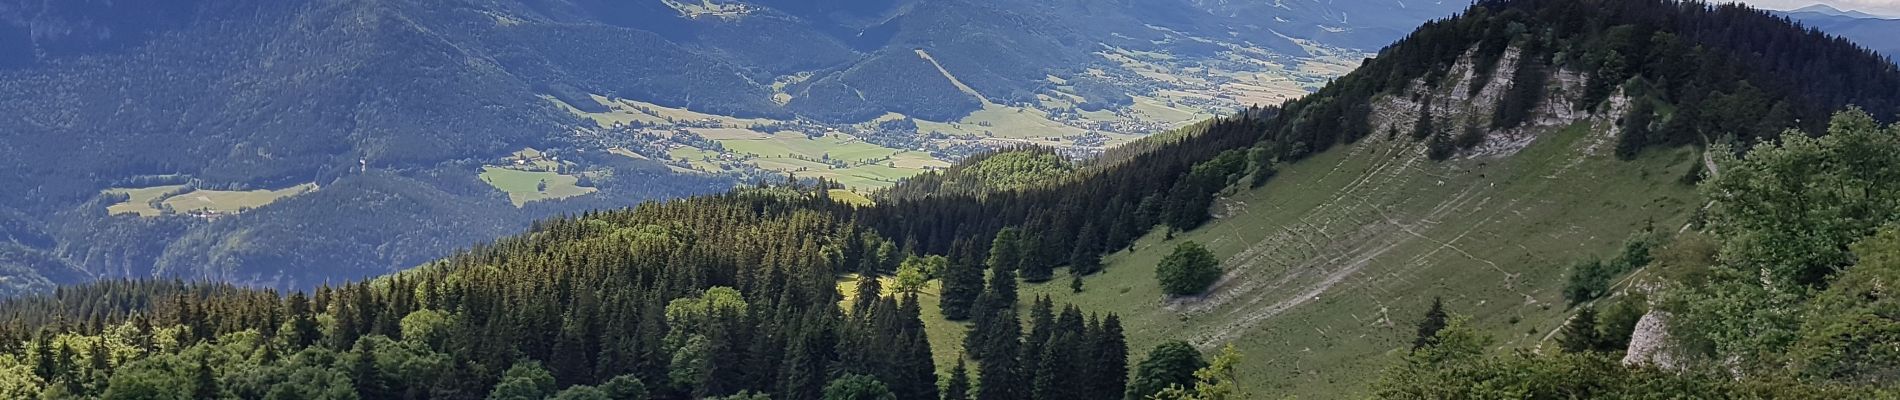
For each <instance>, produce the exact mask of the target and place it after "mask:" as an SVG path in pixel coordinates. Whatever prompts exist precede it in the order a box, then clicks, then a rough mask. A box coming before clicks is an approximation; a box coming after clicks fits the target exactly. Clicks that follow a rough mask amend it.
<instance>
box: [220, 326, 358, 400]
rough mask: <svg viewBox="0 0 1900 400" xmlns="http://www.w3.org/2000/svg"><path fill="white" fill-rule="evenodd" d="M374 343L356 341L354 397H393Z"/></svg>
mask: <svg viewBox="0 0 1900 400" xmlns="http://www.w3.org/2000/svg"><path fill="white" fill-rule="evenodd" d="M372 339H373V338H372ZM376 342H377V341H376V340H362V341H358V342H357V345H356V357H355V360H354V361H352V362H351V363H350V370H349V373H350V382H351V383H354V384H355V385H356V395H357V397H358V398H362V399H387V398H393V397H395V396H394V394H395V393H393V392H391V391H390V390H389V384H388V382H386V381H384V380H383V373H382V371H379V370H377V369H376ZM200 398H204V397H200Z"/></svg>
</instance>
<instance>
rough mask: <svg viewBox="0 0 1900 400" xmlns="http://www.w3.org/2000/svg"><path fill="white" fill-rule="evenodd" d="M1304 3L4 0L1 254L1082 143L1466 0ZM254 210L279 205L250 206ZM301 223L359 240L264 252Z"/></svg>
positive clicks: (669, 189)
mask: <svg viewBox="0 0 1900 400" xmlns="http://www.w3.org/2000/svg"><path fill="white" fill-rule="evenodd" d="M1296 4H1300V5H1301V8H1300V9H1299V10H1282V11H1284V12H1280V13H1279V14H1281V15H1283V16H1285V17H1287V18H1289V19H1286V20H1285V21H1282V22H1276V23H1273V24H1264V25H1263V24H1258V23H1257V22H1258V21H1254V20H1256V19H1258V18H1259V17H1257V16H1255V15H1258V12H1255V13H1251V14H1250V13H1239V14H1235V13H1228V12H1221V13H1216V11H1219V10H1217V8H1215V7H1213V6H1209V7H1207V8H1203V7H1199V6H1196V5H1191V4H1189V3H1188V2H1181V1H1172V0H1171V1H1166V2H1145V1H1144V2H1097V1H1079V2H1078V1H1063V2H1016V1H990V0H928V1H912V0H904V1H864V2H849V3H835V2H814V1H805V0H796V1H777V0H773V1H751V2H746V1H725V0H721V1H638V2H615V1H592V0H579V1H569V0H501V1H470V2H452V3H439V2H419V1H409V0H386V1H333V0H299V1H288V2H274V3H270V4H256V3H251V2H241V1H227V0H187V1H168V2H163V3H153V4H145V3H137V4H134V3H127V2H100V1H73V2H40V1H26V0H14V1H0V59H4V61H0V113H3V114H5V115H8V116H9V118H6V119H0V132H3V133H0V140H4V142H5V143H7V144H8V146H5V148H0V160H4V161H0V167H4V169H5V170H7V171H9V173H7V174H4V175H3V176H0V184H5V185H8V186H13V187H21V188H25V189H22V190H15V191H8V192H6V193H0V238H9V239H11V240H6V241H7V242H9V243H7V244H5V245H4V246H7V247H8V248H10V249H13V251H16V252H19V253H31V254H32V256H31V257H30V258H31V259H33V260H39V261H45V262H38V261H36V262H17V263H16V262H5V263H4V264H6V265H5V266H4V267H0V268H3V269H0V270H3V271H5V272H4V273H6V274H7V276H10V277H14V278H15V279H11V280H10V281H9V282H8V283H7V284H6V285H5V286H7V287H8V288H7V289H3V290H0V292H4V293H0V295H5V294H8V293H15V292H33V291H41V290H45V289H46V288H49V287H50V286H51V285H52V284H53V283H55V282H58V283H70V282H77V281H82V280H85V279H90V278H92V277H152V276H178V277H216V278H219V279H223V280H228V281H233V282H241V283H244V284H252V285H266V286H273V287H279V288H308V287H310V286H311V285H313V284H315V283H316V282H322V281H326V280H333V279H350V278H362V277H366V276H371V275H374V274H376V273H381V272H387V271H391V270H395V269H398V268H404V267H408V266H412V265H415V264H417V263H421V262H423V261H426V260H428V259H431V258H435V257H439V256H441V255H444V254H447V253H448V252H450V251H451V250H452V249H455V248H459V247H463V246H467V245H470V244H473V243H478V242H481V241H484V240H488V239H492V238H495V237H498V236H499V235H501V234H502V233H504V232H511V231H516V230H519V229H522V228H524V227H526V226H527V224H528V222H529V221H532V220H534V219H540V218H547V217H551V216H554V215H556V214H558V213H559V212H563V211H575V210H584V209H597V208H611V207H624V206H629V205H632V204H637V203H638V202H640V201H643V200H647V199H658V198H668V197H677V196H684V195H693V194H705V193H712V192H717V191H719V190H724V189H725V188H727V187H730V186H731V185H732V184H734V182H746V183H750V182H753V181H755V180H757V179H760V178H772V179H776V178H778V177H781V176H783V175H784V174H785V173H788V172H789V173H796V172H810V173H806V174H804V175H805V176H811V175H813V174H814V173H819V174H828V175H827V177H829V178H832V179H834V180H839V178H850V179H848V180H844V181H845V182H846V183H847V184H849V185H851V186H853V187H854V188H857V189H861V190H868V189H869V188H868V187H865V186H866V185H876V186H881V185H888V184H889V183H891V182H894V181H895V180H896V179H897V178H901V177H904V176H908V175H909V174H914V173H916V172H921V171H924V170H928V169H930V168H934V167H936V166H937V165H939V164H944V163H945V160H952V159H955V158H956V157H961V156H963V155H967V154H971V153H972V152H975V151H979V150H980V149H985V148H998V147H1007V146H1009V145H1011V144H1012V143H1016V142H1038V141H1039V142H1043V143H1046V144H1058V145H1061V146H1065V147H1073V148H1076V149H1081V151H1087V150H1088V149H1094V148H1099V147H1101V146H1104V145H1106V144H1108V143H1111V141H1119V140H1127V139H1131V138H1134V137H1138V136H1139V135H1141V134H1145V133H1147V132H1151V131H1154V130H1160V129H1165V128H1166V127H1170V126H1174V125H1175V124H1179V123H1184V122H1187V121H1192V120H1196V119H1201V118H1205V116H1206V115H1211V113H1224V112H1227V111H1226V110H1231V109H1234V108H1238V107H1243V106H1244V105H1245V104H1248V103H1253V102H1262V101H1277V99H1279V98H1285V97H1290V96H1295V95H1299V94H1303V93H1305V92H1306V91H1307V90H1309V89H1310V88H1314V87H1317V86H1318V85H1319V84H1321V82H1323V81H1324V78H1327V77H1331V76H1334V75H1337V74H1338V73H1343V71H1344V70H1345V68H1346V67H1347V66H1349V65H1351V63H1354V62H1356V61H1357V59H1358V55H1359V54H1362V53H1361V52H1363V51H1364V50H1369V49H1371V48H1374V47H1377V46H1379V45H1382V44H1384V43H1385V42H1388V41H1390V40H1392V39H1393V38H1396V37H1397V36H1398V33H1397V32H1396V31H1392V30H1391V29H1393V28H1395V27H1392V26H1377V25H1380V24H1385V25H1395V26H1397V27H1409V26H1411V25H1413V24H1415V23H1417V22H1418V21H1422V20H1424V19H1426V18H1430V17H1433V16H1439V15H1443V14H1448V13H1450V12H1452V11H1453V10H1454V7H1451V6H1435V7H1414V8H1412V9H1408V10H1407V12H1404V13H1396V14H1389V15H1388V16H1387V17H1388V18H1385V19H1378V20H1376V22H1373V23H1364V22H1353V21H1338V20H1336V18H1333V17H1324V16H1327V15H1335V16H1336V15H1338V14H1340V13H1341V12H1340V11H1337V10H1335V9H1334V7H1333V6H1330V5H1327V4H1323V3H1321V2H1296ZM1355 12H1356V11H1355ZM1328 18H1333V19H1328ZM1243 22H1244V24H1243ZM1321 23H1324V24H1326V25H1325V26H1326V29H1321V28H1319V25H1320V24H1321ZM1400 29H1402V28H1400ZM1322 36H1325V37H1322ZM1295 38H1298V39H1295ZM1330 41H1338V42H1339V43H1338V44H1334V43H1328V42H1330ZM1229 82H1244V83H1247V84H1244V85H1226V84H1224V83H1229ZM1224 87H1231V88H1251V89H1246V90H1229V89H1226V88H1224ZM1261 99H1269V100H1261ZM978 114H981V115H978ZM918 121H922V122H923V126H921V127H920V126H919V124H918ZM682 133H684V134H682ZM820 139H825V140H824V141H821V140H820ZM761 143H763V144H761ZM728 145H730V146H731V148H730V149H728V148H727V146H728ZM748 145H749V146H748ZM775 146H776V147H775ZM524 149H525V150H526V151H524ZM847 154H850V155H848V156H847ZM536 156H544V158H545V159H543V160H529V159H528V158H533V157H536ZM522 161H533V162H527V163H518V162H522ZM397 187H401V188H400V189H398V188H397ZM379 188H380V189H379ZM312 189H314V190H312ZM504 193H505V196H506V197H507V200H506V201H507V202H512V203H514V204H515V205H516V208H518V210H510V209H508V207H506V206H505V205H503V204H506V203H505V202H504V201H502V200H499V199H498V198H499V197H502V196H501V195H503V194H504ZM122 195H123V196H122ZM305 196H321V197H324V198H323V199H303V200H302V201H289V200H296V199H297V198H299V197H305ZM286 199H288V200H286ZM279 200H285V201H279ZM384 200H387V201H389V202H390V204H393V205H395V206H392V207H375V206H374V205H376V204H379V202H380V201H384ZM317 204H324V205H326V207H330V208H339V207H340V208H342V209H344V210H347V211H336V210H329V209H312V208H311V207H313V206H315V205H317ZM102 208H103V209H105V210H104V211H103V212H102V211H101V209H102ZM252 211H256V212H258V213H271V214H272V217H271V218H263V217H245V216H241V215H239V216H238V217H233V218H225V217H227V216H232V215H238V214H245V213H248V212H252ZM318 215H322V216H325V217H327V218H329V219H324V220H317V219H301V218H312V217H315V216H318ZM375 221H401V223H397V224H388V225H379V224H376V223H373V222H375ZM403 226H443V227H446V226H456V227H458V228H456V229H455V230H456V231H455V232H451V231H449V230H436V231H434V232H430V233H428V234H419V233H417V230H416V229H402V228H401V227H403ZM290 230H296V231H298V232H297V233H296V234H295V235H290V234H285V233H286V232H287V231H290ZM373 242H391V243H401V244H400V245H394V246H380V244H379V243H373ZM289 252H295V253H301V254H302V255H301V256H299V257H289V258H288V259H294V260H298V261H303V262H317V263H326V264H327V263H335V264H338V265H337V266H336V267H334V268H333V269H306V270H279V269H277V267H276V263H277V262H278V261H281V260H284V259H281V258H275V257H271V256H266V255H265V254H268V253H289ZM310 254H320V255H321V256H310ZM54 265H56V266H54Z"/></svg>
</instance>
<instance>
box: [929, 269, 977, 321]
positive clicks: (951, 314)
mask: <svg viewBox="0 0 1900 400" xmlns="http://www.w3.org/2000/svg"><path fill="white" fill-rule="evenodd" d="M943 275H944V276H942V277H941V282H942V290H941V292H942V295H941V300H939V303H938V307H939V308H940V309H941V310H942V311H943V317H944V319H948V320H951V321H961V320H966V319H969V318H970V314H971V310H972V309H973V308H975V307H976V299H977V297H978V296H981V295H982V294H983V269H982V268H981V267H980V266H978V265H976V264H975V262H974V260H971V259H968V258H966V257H962V256H956V257H952V258H951V259H950V263H949V265H947V266H945V267H944V271H943Z"/></svg>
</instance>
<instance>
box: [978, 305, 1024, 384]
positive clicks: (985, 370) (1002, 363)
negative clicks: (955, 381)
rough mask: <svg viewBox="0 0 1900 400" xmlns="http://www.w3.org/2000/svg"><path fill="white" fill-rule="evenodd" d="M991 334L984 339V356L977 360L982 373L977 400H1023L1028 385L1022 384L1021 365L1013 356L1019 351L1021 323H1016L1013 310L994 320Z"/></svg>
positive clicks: (979, 379)
mask: <svg viewBox="0 0 1900 400" xmlns="http://www.w3.org/2000/svg"><path fill="white" fill-rule="evenodd" d="M995 320H996V322H995V323H993V324H991V326H990V331H991V332H989V333H988V334H985V335H984V336H985V337H986V338H987V339H988V340H986V343H984V344H983V345H984V347H985V349H984V351H983V353H984V354H987V355H988V356H987V357H983V358H981V359H978V360H977V368H978V370H979V371H980V372H981V375H980V376H979V377H978V382H980V383H979V384H978V385H977V393H976V399H977V400H1026V399H1028V396H1027V395H1028V393H1027V392H1028V391H1027V390H1024V389H1025V388H1027V387H1028V386H1027V385H1026V384H1025V383H1026V382H1023V378H1022V369H1021V364H1020V363H1019V362H1018V360H1017V359H1016V354H1017V352H1018V351H1020V349H1021V342H1020V341H1019V339H1018V338H1019V337H1021V335H1022V324H1021V323H1020V322H1018V321H1017V317H1016V311H1015V310H1008V309H1005V310H1003V311H1002V312H1001V313H998V314H997V315H996V317H995Z"/></svg>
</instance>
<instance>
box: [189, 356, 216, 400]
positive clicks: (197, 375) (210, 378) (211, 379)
mask: <svg viewBox="0 0 1900 400" xmlns="http://www.w3.org/2000/svg"><path fill="white" fill-rule="evenodd" d="M222 393H223V390H221V389H219V387H218V377H217V376H215V375H213V374H212V373H211V355H210V354H204V355H201V356H199V357H198V366H197V368H195V369H193V370H192V388H191V397H192V398H194V399H217V398H222V397H223V396H222V395H221V394H222Z"/></svg>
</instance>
